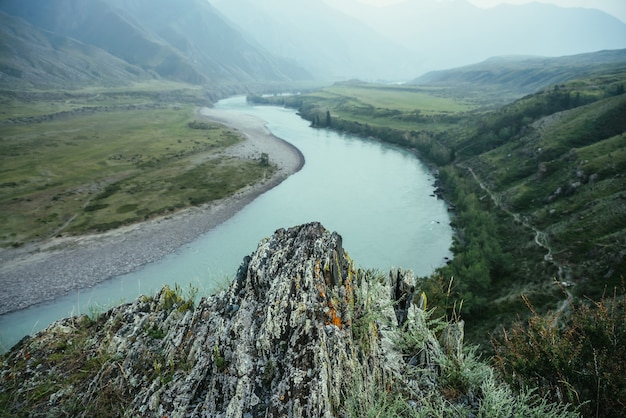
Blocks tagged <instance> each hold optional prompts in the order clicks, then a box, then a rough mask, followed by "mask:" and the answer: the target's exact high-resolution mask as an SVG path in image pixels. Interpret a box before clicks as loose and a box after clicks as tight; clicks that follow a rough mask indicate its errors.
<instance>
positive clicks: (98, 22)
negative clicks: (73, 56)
mask: <svg viewBox="0 0 626 418" xmlns="http://www.w3.org/2000/svg"><path fill="white" fill-rule="evenodd" d="M0 9H2V10H4V11H5V12H6V13H8V14H11V15H14V16H18V17H22V18H23V19H25V20H27V21H29V22H30V23H31V24H32V25H34V26H37V27H39V28H41V29H44V30H47V31H50V32H52V33H54V34H56V35H60V36H65V37H71V38H73V39H76V40H78V41H80V42H82V43H84V44H88V45H92V46H94V47H97V48H100V49H102V50H104V51H107V52H108V53H110V54H111V55H114V56H116V57H118V58H119V59H122V60H124V61H126V62H127V63H129V64H131V65H133V66H136V67H140V68H141V69H143V70H145V71H151V72H154V73H155V74H157V75H158V76H160V77H163V78H167V79H172V80H178V81H185V82H190V83H197V84H203V83H223V82H232V83H238V82H251V81H260V82H263V81H285V80H293V79H303V78H310V76H309V75H308V74H307V73H306V71H304V70H302V69H300V68H298V67H297V66H295V65H293V64H290V63H288V62H286V61H285V60H283V59H279V58H277V57H276V56H273V55H272V54H270V53H269V52H267V51H265V50H263V49H262V48H261V47H259V46H257V45H253V43H252V42H251V41H249V40H248V39H246V38H245V37H244V36H243V35H242V34H241V33H239V32H238V31H237V30H236V29H235V28H234V27H233V26H232V25H231V24H230V23H228V22H226V21H225V20H224V18H223V17H222V16H221V15H220V14H219V13H218V12H217V11H216V10H215V9H214V8H213V7H212V6H211V5H210V4H208V2H206V1H203V0H128V1H121V0H90V1H81V0H47V1H45V2H40V1H37V0H3V1H2V2H1V3H0Z"/></svg>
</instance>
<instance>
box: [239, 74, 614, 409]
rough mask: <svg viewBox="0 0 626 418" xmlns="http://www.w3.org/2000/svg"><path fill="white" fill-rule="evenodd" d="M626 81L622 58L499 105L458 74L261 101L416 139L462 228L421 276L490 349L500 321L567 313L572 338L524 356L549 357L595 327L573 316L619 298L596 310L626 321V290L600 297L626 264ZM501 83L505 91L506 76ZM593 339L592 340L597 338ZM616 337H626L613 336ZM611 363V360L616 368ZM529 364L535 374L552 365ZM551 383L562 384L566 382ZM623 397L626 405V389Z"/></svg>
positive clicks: (394, 138)
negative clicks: (431, 81)
mask: <svg viewBox="0 0 626 418" xmlns="http://www.w3.org/2000/svg"><path fill="white" fill-rule="evenodd" d="M620 68H621V69H620ZM573 71H574V72H575V69H574V70H573ZM625 86H626V64H622V66H621V67H619V68H618V66H617V64H611V65H607V66H606V67H605V71H602V69H601V67H600V66H598V67H596V68H595V69H594V71H593V75H592V76H590V77H583V78H579V79H575V80H571V81H568V82H566V83H561V84H557V85H550V86H545V87H544V88H543V89H542V90H539V91H537V92H536V93H533V94H530V95H528V96H525V97H523V98H521V99H519V100H516V101H514V102H512V103H510V104H507V105H504V106H502V107H500V108H498V109H496V110H489V108H490V106H492V103H489V96H483V97H482V98H480V97H478V96H477V95H476V94H475V93H473V92H472V91H470V90H467V89H466V88H465V87H466V86H465V85H461V86H459V87H458V88H456V85H455V84H453V83H452V84H450V85H448V86H439V87H434V86H431V87H426V86H388V85H374V84H364V83H360V82H351V83H347V84H345V83H344V84H337V85H334V86H332V87H329V88H326V89H324V90H322V91H320V92H315V93H312V94H306V95H301V96H292V97H275V98H274V97H263V98H259V97H251V98H250V99H251V100H252V101H256V102H273V103H282V104H285V105H288V106H294V107H297V108H298V109H299V111H300V113H301V114H302V115H303V116H304V117H305V118H307V119H309V120H310V121H311V122H312V124H313V125H314V126H319V127H328V128H332V129H338V130H342V131H346V132H350V133H355V134H358V135H364V136H371V137H374V138H377V139H380V140H383V141H388V142H391V143H394V144H398V145H401V146H404V147H408V148H410V149H413V150H415V152H417V153H419V154H420V155H421V157H422V159H423V160H424V161H426V162H429V163H430V164H431V165H432V168H433V170H434V171H436V172H437V173H438V174H439V179H438V182H437V186H438V193H441V195H442V196H445V198H446V199H447V200H448V201H449V203H450V208H451V211H452V212H453V221H452V222H453V225H454V227H455V230H456V235H455V237H454V243H453V247H452V250H453V252H454V254H455V257H454V259H453V260H452V261H451V262H450V263H449V264H448V265H446V266H444V267H442V268H440V269H438V271H437V272H435V273H434V274H433V276H432V277H425V278H422V286H423V289H424V292H425V293H426V294H427V295H428V298H429V303H430V304H431V306H434V307H436V308H435V309H436V310H438V311H439V312H440V314H441V315H459V314H460V316H461V317H462V318H464V319H465V320H467V321H468V323H469V326H468V328H467V335H468V338H470V340H471V341H474V342H476V343H479V344H481V347H482V349H483V350H485V351H487V352H491V350H492V348H491V346H490V344H489V338H487V337H486V336H487V335H489V334H491V335H498V334H499V333H500V331H501V329H502V328H501V327H502V326H505V327H509V326H511V324H512V323H513V322H514V320H515V319H516V318H518V317H527V316H528V315H530V314H531V312H534V313H535V315H536V316H537V318H543V317H542V314H543V313H545V312H547V311H552V312H556V314H555V316H554V318H556V319H554V318H553V319H552V321H563V323H564V324H569V326H572V327H573V328H570V329H569V330H568V329H567V328H565V331H563V332H564V333H565V334H566V335H559V336H558V338H559V339H560V340H558V341H561V342H560V343H559V344H561V345H560V346H551V348H550V347H547V346H543V345H541V346H540V349H538V351H537V352H535V353H534V355H536V358H534V359H533V360H531V359H529V358H528V357H526V358H525V359H526V361H528V362H533V361H534V362H535V363H534V364H535V365H541V364H543V363H542V362H543V361H545V360H542V358H545V356H546V354H545V352H544V351H542V350H548V351H549V350H553V352H558V353H563V352H564V351H563V350H565V349H564V347H565V346H566V345H567V344H575V341H574V340H575V338H574V337H572V336H573V335H582V334H579V333H583V334H584V333H586V332H590V331H589V330H588V329H587V331H580V330H585V329H586V328H585V326H587V325H584V324H583V325H584V326H583V325H581V322H580V320H579V322H578V323H576V321H574V320H566V319H564V318H561V315H567V312H571V311H576V312H577V311H581V309H582V310H583V311H584V309H591V311H592V312H595V311H596V310H597V309H598V307H600V306H611V307H612V308H611V310H610V314H607V315H605V316H604V317H602V315H600V314H599V317H600V319H598V321H599V323H600V322H602V321H608V320H610V321H616V319H615V317H614V315H618V313H617V312H618V311H615V308H616V307H618V306H621V305H623V301H622V300H623V299H622V296H620V295H621V294H623V291H622V293H619V292H618V293H616V295H617V296H616V297H615V300H614V301H613V302H611V303H608V304H602V303H600V304H597V303H592V304H590V305H589V301H590V300H595V301H599V300H601V299H602V298H603V296H604V295H605V293H606V292H608V293H609V294H613V291H614V290H615V289H621V288H622V284H623V280H624V273H625V272H626V257H625V255H626V204H625V203H626V151H625V150H626V94H624V87H625ZM491 88H492V90H493V91H497V90H498V89H501V90H502V91H506V88H505V87H502V86H499V85H498V82H494V84H492V85H491ZM392 97H393V98H392ZM429 98H430V100H429ZM411 104H412V105H411ZM446 104H447V107H446ZM587 298H591V299H587ZM581 306H582V307H581ZM588 306H590V308H589V307H588ZM529 307H531V309H530V310H529ZM607 309H608V308H607ZM620 309H621V308H620ZM602 318H604V319H602ZM607 318H608V319H607ZM542 321H544V320H543V319H541V320H540V319H535V320H534V323H531V325H532V324H534V326H535V327H536V328H535V330H534V331H528V334H520V332H521V331H519V329H523V326H522V328H519V329H518V331H516V332H517V333H518V334H516V335H529V337H528V338H538V337H536V335H535V334H533V332H541V331H540V330H539V328H537V327H540V325H538V324H541V323H545V321H544V322H542ZM617 322H618V323H619V321H617ZM552 323H555V322H552ZM572 324H574V325H572ZM597 326H600V325H597ZM602 326H603V325H602ZM592 327H593V325H592ZM609 328H610V327H609ZM607 329H608V328H607ZM610 329H613V331H612V332H618V333H620V332H621V331H619V330H620V329H621V328H619V329H617V330H616V329H614V328H610ZM524 332H526V331H524ZM555 332H556V331H555ZM567 333H569V334H567ZM557 334H558V332H557ZM585 335H589V334H585ZM620 335H621V334H620ZM554 338H557V337H556V336H555V337H554ZM554 338H553V339H548V340H546V341H545V342H546V344H549V342H552V343H554V342H555V341H557V340H555V339H554ZM581 338H582V337H581ZM588 338H589V339H588V340H586V341H587V343H585V344H590V345H591V346H593V344H595V343H592V342H591V341H593V337H588ZM615 338H617V340H619V339H620V338H622V337H611V338H610V340H611V341H614V340H615ZM521 341H522V339H521V337H520V340H519V341H518V343H521ZM580 341H582V340H580ZM600 341H604V340H597V342H598V343H600ZM503 345H504V346H506V347H508V349H512V348H514V345H510V344H503ZM606 349H608V350H609V351H611V350H614V349H615V348H602V349H601V348H597V347H596V348H594V349H593V350H595V351H593V350H592V352H593V353H595V354H590V356H591V357H593V356H595V355H596V354H597V353H599V352H600V350H606ZM554 350H557V351H554ZM542 353H543V354H542ZM589 353H591V351H590V352H589ZM526 354H527V355H529V356H530V355H531V353H526ZM505 357H506V356H505ZM514 357H515V356H511V357H508V358H509V359H511V358H514ZM586 359H587V360H589V359H590V357H586ZM515 361H517V360H512V362H513V363H512V364H518V365H519V364H521V363H519V362H518V363H515ZM585 361H586V360H585ZM537 362H538V363H537ZM589 364H592V363H587V366H588V365H589ZM507 367H508V366H507ZM585 367H586V366H585ZM612 369H613V368H612V366H606V370H607V373H609V374H611V373H613V372H612V371H611V370H612ZM508 370H509V372H510V371H511V370H514V372H513V373H514V374H515V373H521V371H520V370H516V369H515V367H512V368H509V369H508ZM529 370H533V371H532V372H529V375H532V373H542V372H546V370H543V371H538V369H533V368H532V367H531V368H530V369H529ZM588 371H589V372H591V371H590V370H588ZM575 373H586V372H582V371H580V370H578V371H576V372H574V374H575ZM609 380H610V379H609ZM564 381H569V382H574V379H570V380H564ZM607 381H608V380H607ZM527 383H528V382H527ZM536 383H537V382H535V384H536ZM607 384H608V383H607ZM620 384H621V383H620ZM572 385H574V383H572ZM598 385H599V383H598ZM574 386H575V385H574ZM574 386H572V388H574ZM583 386H584V384H583ZM618 386H619V384H618ZM552 389H553V391H552V392H551V393H552V394H554V393H556V392H558V390H560V389H558V388H556V386H554V387H553V388H552ZM561 389H562V388H561ZM578 389H579V387H578V386H576V389H575V390H578ZM598 390H600V389H598ZM602 390H603V391H604V392H603V393H609V392H611V390H612V389H608V387H607V386H603V389H602ZM588 396H590V395H588ZM617 399H618V404H619V402H626V398H625V397H624V395H623V394H622V395H619V396H618V398H617ZM577 402H583V401H581V400H580V399H578V401H576V402H574V403H577Z"/></svg>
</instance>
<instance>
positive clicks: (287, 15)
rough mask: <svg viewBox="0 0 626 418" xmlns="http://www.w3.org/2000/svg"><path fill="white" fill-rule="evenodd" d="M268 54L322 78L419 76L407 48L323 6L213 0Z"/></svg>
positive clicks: (280, 0) (314, 0) (283, 0)
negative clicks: (289, 60)
mask: <svg viewBox="0 0 626 418" xmlns="http://www.w3.org/2000/svg"><path fill="white" fill-rule="evenodd" d="M211 2H212V4H214V5H215V7H216V8H217V9H218V10H220V11H221V12H222V13H224V14H225V15H226V16H228V18H230V19H231V20H232V21H233V22H235V23H236V24H237V25H238V26H239V27H241V28H242V29H243V30H245V31H246V32H248V33H249V34H250V35H251V36H252V37H254V38H255V39H256V40H257V41H258V42H259V43H260V44H261V45H263V46H264V47H265V48H267V49H268V50H270V51H272V52H274V53H276V54H278V55H281V56H285V57H289V58H291V59H293V60H294V61H297V62H298V63H299V64H300V65H302V66H303V67H305V68H307V69H309V70H310V71H311V73H313V74H315V75H316V76H317V77H319V78H325V79H342V80H343V79H349V78H363V79H377V78H386V79H390V78H391V79H397V78H401V79H402V78H407V77H411V76H413V75H414V74H415V72H414V70H413V68H414V66H415V62H414V60H413V57H412V54H411V53H410V51H409V50H407V49H406V48H403V47H401V46H399V45H397V44H396V43H395V42H392V41H390V40H389V39H387V38H385V37H384V36H383V35H381V34H380V33H378V32H376V31H375V30H374V29H372V28H371V27H369V26H367V25H365V24H363V23H362V22H360V21H358V20H357V19H354V18H352V17H350V16H348V15H344V14H342V13H341V12H339V11H337V10H336V9H334V8H332V7H330V6H328V5H327V4H325V3H324V1H322V0H306V1H298V2H294V1H290V0H267V1H263V2H258V1H255V0H211Z"/></svg>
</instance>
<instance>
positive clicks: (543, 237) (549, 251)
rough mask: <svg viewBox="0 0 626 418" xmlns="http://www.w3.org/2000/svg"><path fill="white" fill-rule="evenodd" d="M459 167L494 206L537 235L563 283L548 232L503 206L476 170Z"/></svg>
mask: <svg viewBox="0 0 626 418" xmlns="http://www.w3.org/2000/svg"><path fill="white" fill-rule="evenodd" d="M458 167H460V168H462V169H465V170H467V171H469V173H470V174H471V175H472V177H473V178H474V180H475V181H476V183H478V185H479V186H480V188H481V189H482V190H483V191H484V192H486V193H487V194H488V195H489V197H490V199H491V201H492V202H493V204H494V205H495V206H496V207H497V208H499V209H500V210H502V211H504V212H505V213H506V214H507V215H510V216H511V217H513V219H514V220H515V221H516V222H519V223H521V224H522V225H523V226H524V227H526V228H529V229H531V230H532V231H533V232H534V233H535V239H534V241H535V244H537V246H539V247H541V248H543V249H544V250H545V251H546V255H544V256H543V259H544V260H545V261H547V262H548V263H550V264H552V265H553V266H554V267H556V269H557V279H558V281H559V282H563V280H564V274H563V266H562V265H561V264H560V263H559V262H557V261H556V260H554V258H553V257H552V247H551V246H550V242H549V239H548V234H547V233H546V232H544V231H541V230H539V229H538V228H536V227H535V226H534V225H532V224H531V223H530V222H528V219H526V218H524V217H522V216H521V215H520V214H519V213H516V212H513V211H511V210H509V209H507V208H506V207H505V206H504V205H503V204H502V202H501V201H500V197H499V196H498V195H496V194H495V193H493V192H492V191H491V190H490V189H489V188H488V187H487V186H486V185H485V184H484V183H483V182H482V180H481V179H480V178H479V177H478V175H476V173H475V172H474V170H473V169H472V168H471V167H467V166H464V165H458Z"/></svg>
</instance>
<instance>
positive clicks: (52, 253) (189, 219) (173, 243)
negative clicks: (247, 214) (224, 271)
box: [0, 108, 304, 314]
mask: <svg viewBox="0 0 626 418" xmlns="http://www.w3.org/2000/svg"><path fill="white" fill-rule="evenodd" d="M198 115H199V116H201V117H203V118H207V119H209V120H212V121H215V122H219V123H222V124H224V125H227V126H229V127H231V128H233V129H235V130H237V131H238V132H240V133H241V134H243V135H244V136H245V138H246V140H245V141H243V142H241V143H239V144H237V145H235V146H233V147H231V148H229V149H228V150H227V151H226V153H227V154H228V155H231V156H236V157H241V158H258V157H259V156H260V154H261V153H262V152H265V153H267V154H268V155H269V157H270V162H271V163H273V164H275V165H276V166H277V167H278V170H277V171H276V173H275V174H274V176H272V178H269V179H267V180H265V181H263V182H262V183H257V184H255V185H254V186H250V187H248V188H246V189H244V190H240V191H239V192H238V193H237V194H235V195H234V196H231V197H228V198H225V199H221V200H219V201H216V202H212V203H210V204H207V205H204V206H202V207H194V208H189V209H185V210H182V211H180V212H178V213H175V214H173V215H169V216H165V217H161V218H157V219H152V220H150V221H147V222H142V223H139V224H135V225H131V226H127V227H123V228H119V229H116V230H113V231H109V232H106V233H102V234H93V235H85V236H80V237H61V238H54V239H50V240H47V241H45V242H38V243H35V244H28V245H25V246H24V247H22V248H19V249H3V250H0V287H1V288H2V291H1V292H0V314H4V313H7V312H11V311H14V310H18V309H24V308H27V307H29V306H32V305H34V304H37V303H40V302H44V301H49V300H53V299H55V298H57V297H60V296H63V295H66V294H68V293H69V292H71V291H72V290H75V289H80V288H87V287H91V286H93V285H95V284H97V283H100V282H103V281H105V280H107V279H110V278H112V277H115V276H119V275H122V274H126V273H129V272H131V271H133V270H135V269H137V268H138V267H140V266H142V265H145V264H147V263H151V262H154V261H157V260H159V259H161V258H163V257H165V256H166V255H168V254H170V253H172V252H174V251H176V250H177V249H178V248H180V247H181V246H183V245H184V244H186V243H189V242H191V241H193V240H194V239H196V238H197V237H199V236H200V235H202V234H205V233H206V232H208V231H210V230H211V229H212V228H214V227H216V226H217V225H219V224H220V223H222V222H224V221H226V220H227V219H229V218H230V217H232V216H233V215H234V214H235V213H237V212H238V211H239V210H241V209H242V208H243V207H244V206H246V205H247V204H248V203H250V202H252V201H253V200H254V199H255V198H256V197H257V196H259V195H260V194H262V193H264V192H266V191H267V190H269V189H271V188H273V187H275V186H277V185H278V184H280V183H281V182H282V181H283V180H285V179H286V178H287V177H289V176H290V175H291V174H294V173H296V172H297V171H299V170H300V168H302V166H303V165H304V157H303V155H302V154H301V153H300V151H299V150H298V149H297V148H295V147H294V146H292V145H291V144H289V143H287V142H285V141H283V140H282V139H280V138H277V137H275V136H274V135H272V134H271V133H270V132H269V130H268V129H267V128H266V127H265V125H264V123H263V121H261V120H260V119H257V118H255V117H253V116H251V115H241V114H236V113H230V112H227V111H221V110H217V109H209V108H203V109H199V110H198Z"/></svg>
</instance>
